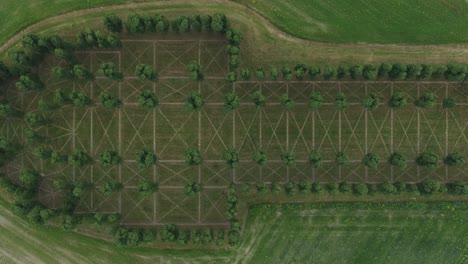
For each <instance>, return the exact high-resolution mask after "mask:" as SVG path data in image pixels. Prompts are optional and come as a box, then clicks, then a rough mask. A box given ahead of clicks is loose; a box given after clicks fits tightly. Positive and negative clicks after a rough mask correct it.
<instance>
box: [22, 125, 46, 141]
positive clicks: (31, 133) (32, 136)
mask: <svg viewBox="0 0 468 264" xmlns="http://www.w3.org/2000/svg"><path fill="white" fill-rule="evenodd" d="M24 140H25V141H26V143H27V144H37V143H44V142H45V141H46V139H45V137H43V136H41V135H40V134H39V133H38V132H37V131H36V130H34V129H29V128H26V129H25V130H24Z"/></svg>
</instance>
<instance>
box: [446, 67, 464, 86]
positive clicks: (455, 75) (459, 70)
mask: <svg viewBox="0 0 468 264" xmlns="http://www.w3.org/2000/svg"><path fill="white" fill-rule="evenodd" d="M467 73H468V69H467V66H466V64H460V63H449V64H447V71H446V72H445V78H446V79H447V80H448V81H456V82H461V81H463V80H465V77H466V74H467Z"/></svg>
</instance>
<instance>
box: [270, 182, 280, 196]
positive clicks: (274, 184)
mask: <svg viewBox="0 0 468 264" xmlns="http://www.w3.org/2000/svg"><path fill="white" fill-rule="evenodd" d="M280 192H281V185H280V184H279V183H277V182H272V183H271V193H273V194H275V195H279V194H280Z"/></svg>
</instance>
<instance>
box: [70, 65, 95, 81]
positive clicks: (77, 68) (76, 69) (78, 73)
mask: <svg viewBox="0 0 468 264" xmlns="http://www.w3.org/2000/svg"><path fill="white" fill-rule="evenodd" d="M71 74H72V76H73V78H75V79H77V80H92V79H94V76H93V74H92V73H91V72H90V71H89V70H88V69H87V68H86V67H85V66H83V65H79V64H78V65H74V66H73V69H72V70H71Z"/></svg>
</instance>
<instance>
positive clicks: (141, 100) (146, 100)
mask: <svg viewBox="0 0 468 264" xmlns="http://www.w3.org/2000/svg"><path fill="white" fill-rule="evenodd" d="M137 100H138V104H139V105H140V106H141V107H143V108H145V109H148V110H151V109H153V108H155V107H157V106H158V105H159V100H158V97H157V96H156V94H155V93H154V92H153V91H152V90H150V89H146V90H144V91H143V92H141V93H140V94H139V95H138V96H137Z"/></svg>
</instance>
